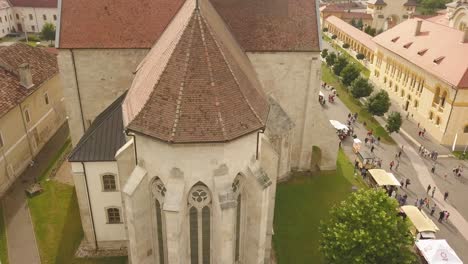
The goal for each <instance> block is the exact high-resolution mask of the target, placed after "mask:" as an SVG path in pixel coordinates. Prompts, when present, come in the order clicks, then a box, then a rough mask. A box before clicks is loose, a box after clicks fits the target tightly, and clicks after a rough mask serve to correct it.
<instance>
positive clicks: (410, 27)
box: [373, 19, 468, 88]
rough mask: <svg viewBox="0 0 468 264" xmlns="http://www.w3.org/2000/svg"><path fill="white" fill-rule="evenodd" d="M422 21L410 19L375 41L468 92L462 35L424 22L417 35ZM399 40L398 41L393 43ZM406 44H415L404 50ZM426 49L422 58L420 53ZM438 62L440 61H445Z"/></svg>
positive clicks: (467, 65)
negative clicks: (417, 25) (416, 31)
mask: <svg viewBox="0 0 468 264" xmlns="http://www.w3.org/2000/svg"><path fill="white" fill-rule="evenodd" d="M418 20H420V19H408V20H406V21H404V22H402V23H400V24H398V25H396V26H395V27H393V28H391V29H389V30H387V31H385V32H383V33H381V34H379V35H378V36H376V37H374V39H373V40H374V41H375V42H376V43H377V44H378V45H379V46H382V47H384V48H385V49H387V50H390V51H391V52H393V53H395V54H397V55H399V56H400V57H402V58H405V59H406V60H408V61H409V62H411V63H413V64H415V65H417V66H418V67H420V68H422V69H424V70H426V71H427V72H429V73H431V74H433V75H435V76H437V77H438V78H440V79H442V80H445V81H446V82H448V83H449V84H451V85H453V86H456V87H458V88H468V60H467V59H466V56H464V55H466V54H468V43H462V37H463V32H462V31H459V30H456V29H454V28H450V27H447V26H443V25H440V24H437V23H433V22H429V21H427V20H422V21H423V22H422V25H421V33H420V34H418V35H415V30H416V24H417V21H418ZM396 37H399V39H398V41H395V42H393V41H392V39H395V38H396ZM406 43H412V44H411V45H410V46H408V48H405V47H404V45H405V44H406ZM425 49H427V51H426V52H424V53H423V55H418V52H420V51H422V50H425ZM442 57H443V60H440V61H438V62H437V59H439V58H442Z"/></svg>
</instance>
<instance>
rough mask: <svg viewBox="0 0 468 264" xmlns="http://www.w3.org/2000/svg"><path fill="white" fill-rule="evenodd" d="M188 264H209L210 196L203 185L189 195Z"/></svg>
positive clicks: (192, 190) (196, 187)
mask: <svg viewBox="0 0 468 264" xmlns="http://www.w3.org/2000/svg"><path fill="white" fill-rule="evenodd" d="M188 204H189V224H190V228H189V230H190V263H191V264H210V263H211V251H210V248H211V196H210V193H209V190H208V188H207V187H206V186H205V185H203V184H197V185H195V186H194V187H193V188H192V189H191V190H190V193H189V197H188Z"/></svg>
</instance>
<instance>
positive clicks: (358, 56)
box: [356, 53, 366, 60]
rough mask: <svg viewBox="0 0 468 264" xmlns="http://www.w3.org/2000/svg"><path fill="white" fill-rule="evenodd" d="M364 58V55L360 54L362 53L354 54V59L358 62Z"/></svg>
mask: <svg viewBox="0 0 468 264" xmlns="http://www.w3.org/2000/svg"><path fill="white" fill-rule="evenodd" d="M365 57H366V56H364V54H362V53H358V54H356V59H358V60H363V59H364V58H365Z"/></svg>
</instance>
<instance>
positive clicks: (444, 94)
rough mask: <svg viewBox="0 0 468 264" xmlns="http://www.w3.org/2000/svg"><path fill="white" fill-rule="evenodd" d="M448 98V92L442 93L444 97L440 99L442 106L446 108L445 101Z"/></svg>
mask: <svg viewBox="0 0 468 264" xmlns="http://www.w3.org/2000/svg"><path fill="white" fill-rule="evenodd" d="M446 98H447V91H444V92H443V93H442V96H441V97H440V106H441V107H444V106H445V99H446Z"/></svg>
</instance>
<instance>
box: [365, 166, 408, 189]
mask: <svg viewBox="0 0 468 264" xmlns="http://www.w3.org/2000/svg"><path fill="white" fill-rule="evenodd" d="M369 173H370V175H371V177H372V178H373V179H374V181H375V182H376V183H377V185H379V186H401V184H400V182H399V181H398V180H397V179H396V178H395V175H393V174H392V173H388V172H386V171H385V170H382V169H371V170H369Z"/></svg>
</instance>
